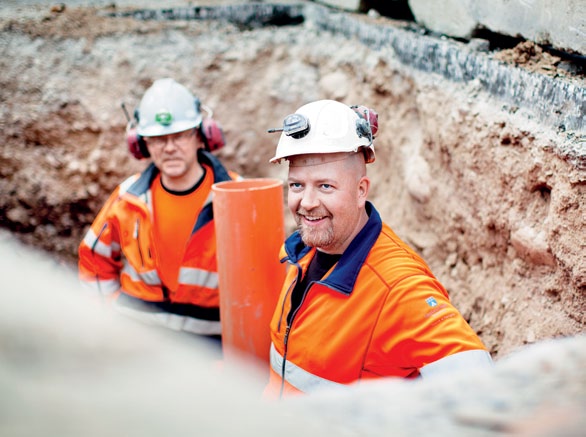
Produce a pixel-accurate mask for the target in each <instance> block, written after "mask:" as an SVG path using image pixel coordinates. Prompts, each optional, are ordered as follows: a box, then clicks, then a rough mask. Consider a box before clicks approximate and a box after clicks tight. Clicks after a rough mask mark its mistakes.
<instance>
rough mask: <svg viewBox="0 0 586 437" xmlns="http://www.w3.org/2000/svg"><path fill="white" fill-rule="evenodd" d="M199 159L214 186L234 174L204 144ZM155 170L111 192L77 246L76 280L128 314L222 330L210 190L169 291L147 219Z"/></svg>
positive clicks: (206, 331)
mask: <svg viewBox="0 0 586 437" xmlns="http://www.w3.org/2000/svg"><path fill="white" fill-rule="evenodd" d="M198 160H199V161H200V162H201V163H202V164H205V165H206V166H207V167H208V168H211V169H212V172H213V181H214V183H216V182H221V181H226V180H233V179H239V178H240V177H239V176H238V175H237V174H236V173H232V172H229V171H228V170H226V168H225V167H224V166H223V165H222V164H221V163H220V161H219V160H218V159H217V158H216V157H214V156H213V155H212V154H211V153H209V152H206V151H204V150H202V149H200V150H198ZM158 173H159V170H158V169H157V168H156V167H155V165H154V164H151V165H149V166H148V167H147V168H146V169H145V170H144V171H143V172H142V173H140V174H137V175H134V176H131V177H130V178H128V179H127V180H126V181H124V182H123V183H122V184H120V185H119V186H118V187H117V188H116V189H115V190H114V192H113V193H112V194H111V195H110V197H109V198H108V200H107V201H106V203H105V205H104V206H103V207H102V209H101V210H100V212H99V214H98V215H97V217H96V219H95V220H94V222H93V223H92V225H91V227H90V229H89V230H88V232H87V233H86V235H85V237H84V239H83V241H82V242H81V243H80V246H79V251H78V253H79V262H78V270H79V277H80V279H81V281H82V283H83V284H84V285H87V286H88V287H89V288H91V289H93V290H96V291H98V292H99V293H100V294H101V295H102V296H103V297H105V298H106V299H108V300H111V301H113V304H114V306H115V307H116V308H117V309H119V310H121V311H122V312H125V313H127V314H128V315H130V316H135V317H137V318H139V319H143V320H145V321H151V322H153V323H155V324H162V325H165V326H167V327H169V328H172V329H174V330H184V331H188V332H193V333H196V334H202V335H217V334H220V333H221V326H220V322H219V320H220V312H219V290H218V273H217V260H216V239H215V229H214V222H213V206H212V193H211V192H210V194H209V196H208V197H207V199H206V200H205V202H204V205H203V207H202V209H201V211H200V212H199V214H198V216H197V220H196V222H195V225H194V227H193V230H192V233H191V236H190V239H189V241H188V243H187V245H186V250H185V255H184V257H183V261H182V263H181V266H180V269H179V278H178V286H177V288H176V289H175V290H174V291H170V290H169V289H167V288H166V287H165V285H164V284H163V283H162V281H161V279H160V277H159V273H158V271H157V266H158V265H159V263H160V262H164V260H159V259H158V253H157V242H156V239H155V238H154V231H153V222H152V192H151V185H152V183H153V181H154V180H155V178H156V176H157V175H158ZM179 213H180V212H179Z"/></svg>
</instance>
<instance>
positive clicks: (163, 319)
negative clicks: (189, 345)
mask: <svg viewBox="0 0 586 437" xmlns="http://www.w3.org/2000/svg"><path fill="white" fill-rule="evenodd" d="M114 307H115V308H116V310H117V311H118V312H120V313H121V314H124V315H125V316H128V317H132V318H133V319H136V320H139V321H141V322H143V323H147V324H150V325H156V326H163V327H165V328H168V329H172V330H173V331H184V332H190V333H193V334H199V335H220V334H222V327H221V324H220V322H219V321H211V320H202V319H195V318H193V317H188V316H180V315H178V314H171V313H166V312H145V311H140V310H137V309H134V308H130V307H127V306H123V305H118V304H116V303H115V305H114Z"/></svg>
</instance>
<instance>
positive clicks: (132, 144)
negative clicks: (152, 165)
mask: <svg viewBox="0 0 586 437" xmlns="http://www.w3.org/2000/svg"><path fill="white" fill-rule="evenodd" d="M126 144H127V145H128V151H129V152H130V154H131V155H132V156H134V157H135V158H136V159H144V158H148V157H150V156H151V155H150V153H149V150H148V148H147V146H146V143H145V141H144V138H143V137H141V136H140V135H138V134H137V133H136V128H135V127H128V128H127V129H126Z"/></svg>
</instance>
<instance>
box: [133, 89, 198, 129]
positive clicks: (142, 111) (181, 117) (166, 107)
mask: <svg viewBox="0 0 586 437" xmlns="http://www.w3.org/2000/svg"><path fill="white" fill-rule="evenodd" d="M137 118H138V126H137V134H138V135H140V136H143V137H156V136H160V135H169V134H174V133H177V132H181V131H184V130H187V129H190V128H193V127H196V126H199V125H200V123H201V120H202V115H201V111H200V104H199V100H198V99H196V98H195V96H194V95H193V94H191V92H190V91H189V90H188V89H187V88H185V87H184V86H183V85H181V84H179V83H177V82H175V81H174V80H173V79H170V78H165V79H158V80H156V81H155V82H154V83H153V85H152V86H151V87H150V88H149V89H148V90H146V92H145V93H144V96H143V98H142V100H141V101H140V105H139V107H138V113H137Z"/></svg>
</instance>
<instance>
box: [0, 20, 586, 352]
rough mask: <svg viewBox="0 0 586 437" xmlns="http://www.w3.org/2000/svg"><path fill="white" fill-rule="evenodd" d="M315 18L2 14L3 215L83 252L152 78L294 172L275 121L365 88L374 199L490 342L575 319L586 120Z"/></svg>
mask: <svg viewBox="0 0 586 437" xmlns="http://www.w3.org/2000/svg"><path fill="white" fill-rule="evenodd" d="M306 18H307V19H306V20H305V23H304V24H302V25H298V26H282V27H270V26H267V27H259V28H251V27H243V26H239V25H236V24H229V23H227V22H224V21H189V22H187V21H183V20H173V21H165V22H161V21H138V20H134V19H132V18H108V17H105V16H103V15H100V14H98V13H97V11H96V10H92V9H85V10H84V9H79V10H65V11H63V12H49V11H47V13H46V14H45V16H44V17H39V18H38V19H35V18H32V19H26V20H25V19H21V20H18V19H17V20H3V21H2V32H1V33H0V40H1V41H2V42H3V44H1V45H0V47H2V48H1V49H0V50H1V52H0V53H1V54H2V56H1V58H0V68H1V69H2V71H3V76H2V78H0V81H1V86H0V96H1V99H2V101H3V102H4V103H3V105H2V109H1V111H2V113H1V114H0V115H1V117H0V120H1V121H0V123H2V125H1V126H0V140H1V141H0V144H1V146H0V175H1V177H2V179H1V180H0V223H1V225H2V226H3V227H5V228H8V229H10V230H11V231H13V232H14V233H16V234H17V235H19V237H20V238H21V239H23V240H24V241H26V242H28V243H29V244H32V245H34V246H37V247H40V248H43V249H45V250H48V251H50V252H51V253H54V254H55V256H58V257H60V258H61V259H63V261H64V262H66V263H73V262H75V255H76V248H77V245H78V243H79V241H80V239H81V238H82V236H83V234H84V232H85V230H86V229H87V227H88V226H89V224H90V223H91V221H92V220H93V218H94V216H95V214H96V213H97V211H98V209H99V208H100V207H101V205H102V203H103V202H104V200H105V198H106V196H107V195H108V194H109V193H110V191H111V190H112V189H113V188H114V186H115V185H116V184H117V183H119V182H120V181H122V180H123V179H124V178H125V177H126V176H127V175H128V174H130V173H132V172H133V171H138V170H140V169H141V168H143V167H144V165H145V164H146V163H144V162H139V161H135V160H134V159H132V158H131V157H130V156H129V154H128V152H127V150H126V145H125V139H124V129H125V123H126V121H125V118H124V114H123V112H122V110H121V108H120V103H121V102H122V101H124V102H125V103H126V104H127V106H128V107H129V108H134V106H136V105H138V102H139V99H140V98H141V96H142V94H143V93H144V91H145V90H146V88H148V86H150V84H151V83H152V81H153V80H155V79H157V78H160V77H164V76H172V77H174V78H175V79H176V80H178V81H179V82H181V83H183V84H185V85H186V86H188V87H189V88H190V89H192V90H193V91H194V92H195V93H196V94H197V95H198V96H199V97H200V98H201V100H202V101H203V102H204V103H205V104H206V105H208V106H210V107H212V108H213V109H214V116H215V118H216V119H217V120H218V121H220V123H221V124H222V126H223V127H224V131H225V136H226V140H227V146H226V147H225V148H224V149H222V150H221V151H220V152H219V153H218V154H219V156H220V157H221V158H222V159H223V161H224V162H225V163H226V164H227V165H228V166H229V167H230V168H232V169H234V170H236V171H238V172H239V173H241V174H242V175H245V176H247V177H258V176H267V177H279V178H284V177H285V174H286V167H285V166H274V165H269V164H268V159H269V158H270V157H271V156H272V154H273V152H274V148H275V145H276V142H277V140H278V137H277V136H276V135H275V134H273V135H271V134H267V133H266V130H267V129H268V128H270V127H278V126H280V125H281V124H282V119H283V117H284V116H285V115H287V114H289V113H291V112H294V111H295V109H296V108H297V107H299V106H300V105H301V104H303V103H305V102H308V101H311V100H315V99H322V98H332V99H337V100H340V101H343V102H346V103H348V104H356V103H362V104H366V105H368V106H371V107H373V108H375V109H376V110H377V111H378V112H379V114H380V117H379V124H380V127H381V129H380V134H379V135H378V137H377V139H376V142H375V144H376V150H377V161H376V162H375V164H373V165H372V166H371V167H370V168H369V175H370V177H371V179H372V181H373V184H372V185H373V186H372V192H371V196H370V197H371V200H372V201H373V202H374V204H375V205H376V206H377V208H378V209H379V211H380V212H381V214H382V216H383V218H384V219H385V220H386V221H387V222H388V223H389V224H390V225H391V226H392V227H393V228H394V229H395V231H396V232H397V233H398V234H399V235H400V236H401V237H402V238H404V239H405V240H406V241H407V242H409V243H410V244H412V245H413V246H414V247H415V248H416V249H417V250H419V251H420V252H421V253H422V254H423V256H424V258H425V259H426V260H427V261H428V262H429V264H430V266H431V268H432V270H433V271H434V273H435V274H436V275H437V276H438V278H439V279H440V280H441V281H442V282H443V283H444V284H445V285H446V286H447V287H448V289H449V291H450V294H451V296H452V299H453V300H454V302H455V303H456V305H457V306H458V307H459V308H460V309H461V311H462V312H463V314H464V315H465V316H466V317H467V318H468V319H469V321H470V323H471V325H472V326H473V328H475V329H476V330H477V331H478V332H479V333H480V335H481V337H482V338H483V340H484V341H485V342H486V344H487V345H488V346H489V348H490V350H491V352H492V353H493V355H494V356H495V357H496V358H498V357H499V356H502V355H503V354H506V353H508V352H509V351H511V350H512V349H514V348H516V347H518V346H520V345H522V344H525V343H532V342H535V341H537V340H540V339H543V338H550V337H555V336H565V335H569V334H573V333H577V332H583V331H584V327H585V326H586V318H585V312H584V311H585V307H586V261H585V259H584V258H585V257H584V251H585V249H586V243H585V238H584V235H586V233H585V231H586V229H585V227H586V226H585V225H584V219H583V218H584V217H585V216H586V211H585V209H586V206H585V205H586V202H585V199H586V183H585V181H586V170H585V167H584V166H583V165H582V161H581V158H580V153H579V152H580V149H579V147H580V146H579V143H578V146H576V144H577V143H576V141H575V138H576V135H578V136H579V135H582V133H581V132H577V133H573V132H570V133H571V134H572V135H569V134H568V132H563V131H561V130H560V129H559V128H558V127H557V126H553V125H552V124H551V120H548V121H547V122H542V121H541V119H539V118H536V117H535V115H532V113H531V112H530V111H529V112H528V111H527V108H519V107H515V106H514V105H511V104H509V103H507V102H506V101H504V100H503V99H502V96H496V97H495V96H493V95H491V94H490V93H489V92H487V91H486V89H485V88H483V87H482V86H479V84H478V83H474V82H473V81H471V82H468V83H461V82H454V81H450V80H449V79H448V78H446V77H444V76H442V75H440V74H435V73H433V72H424V71H421V70H419V69H417V68H414V67H413V66H410V65H406V64H405V63H404V62H402V61H401V60H400V59H399V58H398V57H397V56H396V54H395V52H393V50H391V49H390V48H388V47H377V48H376V49H372V48H369V46H368V45H367V44H365V43H364V42H361V41H359V39H358V38H354V37H352V36H350V37H348V36H344V35H341V34H338V33H336V32H331V31H328V30H324V29H323V28H321V27H320V26H318V25H317V24H316V22H315V21H312V19H311V18H310V17H309V16H308V17H306ZM356 19H360V20H364V19H365V17H359V18H356ZM383 24H384V25H389V26H390V25H395V24H394V23H391V22H384V23H383ZM413 37H414V38H415V37H417V36H416V34H414V35H413ZM484 56H488V55H487V54H485V55H484ZM510 68H511V69H513V68H515V67H512V66H511V67H510ZM534 74H538V73H534ZM578 79H580V78H578ZM529 109H530V108H529ZM576 147H578V149H577V150H578V152H577V153H576V152H575V150H576ZM564 150H566V151H567V150H571V151H572V153H563V151H564ZM285 215H286V217H288V219H287V220H288V223H287V226H288V229H290V230H291V229H292V224H291V222H290V219H289V214H288V212H285Z"/></svg>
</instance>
